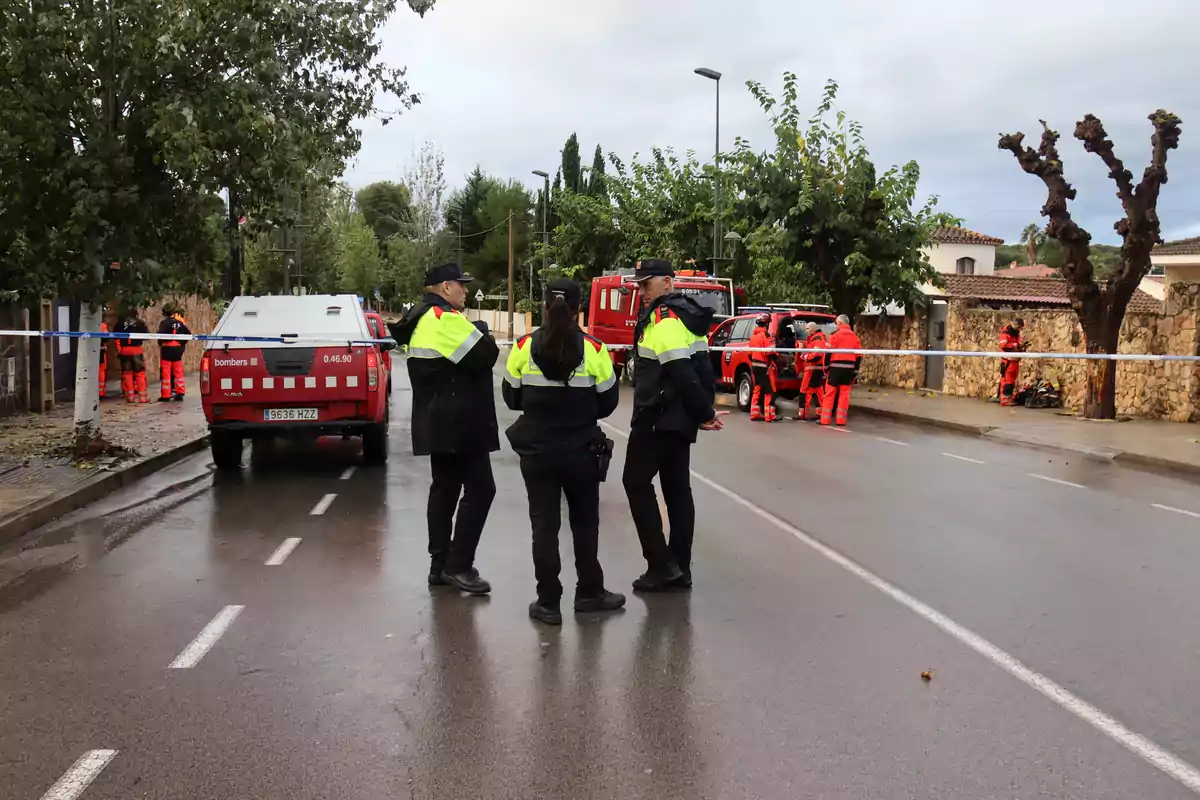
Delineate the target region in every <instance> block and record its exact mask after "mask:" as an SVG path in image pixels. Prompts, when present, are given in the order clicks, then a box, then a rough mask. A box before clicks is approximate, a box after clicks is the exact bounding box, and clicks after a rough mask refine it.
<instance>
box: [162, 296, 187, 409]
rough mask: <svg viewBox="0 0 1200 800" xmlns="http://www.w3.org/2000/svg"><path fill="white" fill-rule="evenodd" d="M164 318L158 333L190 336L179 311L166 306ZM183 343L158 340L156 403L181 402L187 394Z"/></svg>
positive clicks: (172, 340) (175, 340) (174, 340)
mask: <svg viewBox="0 0 1200 800" xmlns="http://www.w3.org/2000/svg"><path fill="white" fill-rule="evenodd" d="M163 312H164V314H165V315H166V316H164V317H163V319H162V322H160V323H159V324H158V332H159V333H161V334H164V335H167V336H187V335H189V334H191V331H190V330H188V326H187V323H186V322H184V321H183V315H182V314H180V313H179V309H177V308H173V307H170V306H168V307H167V308H164V309H163ZM184 347H185V342H182V341H179V340H177V339H160V340H159V348H160V350H159V356H160V358H159V377H160V386H159V391H158V402H160V403H165V402H167V401H168V400H171V399H172V398H173V399H175V400H176V401H177V402H183V396H184V395H185V394H187V381H186V380H184V377H183V349H184Z"/></svg>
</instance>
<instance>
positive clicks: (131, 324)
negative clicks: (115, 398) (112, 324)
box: [117, 312, 150, 403]
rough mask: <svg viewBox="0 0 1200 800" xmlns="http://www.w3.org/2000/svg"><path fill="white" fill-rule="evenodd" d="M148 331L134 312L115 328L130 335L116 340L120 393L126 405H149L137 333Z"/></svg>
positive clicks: (144, 362)
mask: <svg viewBox="0 0 1200 800" xmlns="http://www.w3.org/2000/svg"><path fill="white" fill-rule="evenodd" d="M149 332H150V329H149V328H147V327H146V323H145V322H142V320H141V318H139V317H138V315H137V313H136V312H133V313H130V314H129V315H128V316H127V317H126V318H125V319H124V320H122V321H121V324H120V325H118V326H117V333H127V334H130V337H129V338H128V339H117V357H118V358H119V359H120V361H121V391H122V392H123V393H124V394H125V402H127V403H149V402H150V397H149V396H148V395H147V394H146V357H145V353H143V352H142V341H143V340H142V339H141V338H139V337H138V336H137V334H139V333H149Z"/></svg>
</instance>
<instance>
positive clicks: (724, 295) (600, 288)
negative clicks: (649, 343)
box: [587, 269, 741, 379]
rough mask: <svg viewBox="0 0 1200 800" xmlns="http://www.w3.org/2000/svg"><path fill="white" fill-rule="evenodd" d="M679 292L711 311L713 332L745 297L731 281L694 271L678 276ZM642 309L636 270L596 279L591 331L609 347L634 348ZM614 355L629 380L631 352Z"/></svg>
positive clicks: (683, 272)
mask: <svg viewBox="0 0 1200 800" xmlns="http://www.w3.org/2000/svg"><path fill="white" fill-rule="evenodd" d="M675 291H677V292H679V293H680V294H686V295H689V296H690V297H692V299H694V300H696V301H697V302H698V303H700V304H701V305H704V306H707V307H708V308H711V309H712V310H713V322H712V327H713V329H716V327H717V326H718V325H720V324H721V323H722V322H724V321H725V320H727V319H729V318H730V317H731V316H733V314H734V313H735V310H736V308H737V305H738V298H739V295H740V294H741V290H740V289H735V288H734V286H733V281H732V280H730V279H729V278H714V277H712V276H711V275H709V274H708V273H707V272H703V271H700V270H694V269H685V270H678V271H677V272H676V273H675ZM639 307H640V302H639V299H638V293H637V284H636V283H634V281H633V270H632V269H623V270H616V271H607V272H605V273H604V274H603V275H601V276H600V277H599V278H592V291H591V297H590V300H589V302H588V316H587V319H588V325H587V331H588V333H589V334H590V335H592V336H594V337H596V338H597V339H599V340H600V341H602V342H604V343H605V344H607V345H632V344H633V329H634V327H635V326H636V325H637V316H638V311H639ZM710 332H711V331H710ZM611 352H612V359H613V365H614V366H615V367H616V368H617V371H618V372H619V373H624V375H625V377H626V379H629V378H630V373H629V370H627V369H626V368H625V365H626V364H627V363H629V361H628V358H629V353H630V350H629V348H622V349H619V350H616V349H614V350H612V351H611Z"/></svg>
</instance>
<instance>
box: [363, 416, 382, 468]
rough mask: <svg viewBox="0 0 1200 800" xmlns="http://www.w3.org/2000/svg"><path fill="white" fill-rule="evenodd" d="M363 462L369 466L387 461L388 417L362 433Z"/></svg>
mask: <svg viewBox="0 0 1200 800" xmlns="http://www.w3.org/2000/svg"><path fill="white" fill-rule="evenodd" d="M362 454H363V461H364V462H365V463H367V464H369V465H371V466H380V465H382V464H386V463H387V460H388V415H387V414H386V413H385V414H384V417H383V422H379V423H376V424H375V425H372V426H370V427H369V428H367V429H366V430H365V431H363V437H362Z"/></svg>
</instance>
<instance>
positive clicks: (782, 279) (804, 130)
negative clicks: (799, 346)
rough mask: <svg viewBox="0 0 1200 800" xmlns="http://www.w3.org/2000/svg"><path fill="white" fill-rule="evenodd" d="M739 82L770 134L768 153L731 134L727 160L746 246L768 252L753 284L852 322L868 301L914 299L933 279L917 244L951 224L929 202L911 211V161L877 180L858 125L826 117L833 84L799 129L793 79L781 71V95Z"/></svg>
mask: <svg viewBox="0 0 1200 800" xmlns="http://www.w3.org/2000/svg"><path fill="white" fill-rule="evenodd" d="M747 85H748V86H749V88H750V93H751V94H752V95H753V96H754V98H755V99H756V100H757V101H758V103H759V105H760V106H761V107H762V109H763V111H765V112H766V113H767V114H768V115H769V116H770V119H771V125H772V129H773V131H774V133H775V147H774V149H773V150H771V151H765V152H761V153H755V152H753V151H752V150H751V149H750V146H749V143H748V142H746V141H744V140H742V139H741V138H740V137H739V139H738V140H737V142H736V144H735V148H734V152H733V154H732V155H731V156H730V157H729V162H730V166H731V169H730V173H731V175H730V178H731V180H732V181H733V184H734V186H735V187H736V190H737V198H736V200H735V205H736V212H735V217H738V218H742V219H745V220H747V221H749V225H750V233H749V238H750V239H751V242H750V244H749V246H750V247H752V248H753V249H754V250H755V251H756V252H759V253H760V254H762V253H763V252H765V251H768V250H770V251H774V254H775V255H774V256H772V257H770V258H767V259H764V260H762V261H760V262H759V263H757V264H756V265H755V281H756V283H757V284H759V285H760V286H764V287H774V288H777V289H783V288H786V289H787V290H788V294H789V295H790V296H798V297H822V298H828V300H829V301H830V302H831V303H832V305H833V307H834V308H835V309H836V310H837V311H839V312H841V313H845V314H849V315H851V316H853V315H855V314H857V313H859V312H860V311H862V309H863V307H864V306H865V305H866V303H867V302H868V301H870V302H874V303H876V304H878V305H884V304H886V303H890V302H899V303H906V304H909V305H911V304H914V303H918V302H921V300H922V297H923V296H922V294H921V286H922V285H923V284H924V283H927V282H936V281H937V280H938V276H937V272H936V271H935V270H934V269H933V267H932V266H930V264H929V262H928V260H927V259H926V257H925V256H924V255H923V254H922V252H921V248H922V246H923V245H925V244H927V243H928V242H929V240H930V235H931V233H932V231H933V229H934V228H936V227H937V226H939V225H944V224H954V223H956V222H957V220H954V219H953V218H951V217H948V216H946V215H944V214H938V213H935V210H934V209H935V206H936V198H930V199H929V200H927V201H926V202H925V204H924V205H922V206H919V207H914V204H915V201H916V192H917V182H918V179H919V177H920V170H919V168H918V166H917V164H916V162H915V161H910V162H909V163H907V164H905V165H904V166H903V167H893V168H891V169H889V170H888V171H887V172H885V173H884V174H883V175H879V174H877V172H876V169H875V165H874V163H872V161H871V158H870V154H869V153H868V151H867V147H866V144H865V142H864V140H863V136H862V127H861V125H859V124H858V123H857V122H853V121H848V120H847V118H846V116H845V114H844V113H843V112H840V111H839V112H836V115H835V121H833V122H831V121H830V115H831V114H832V113H833V106H834V101H835V100H836V98H837V84H836V83H834V82H832V81H830V82H828V83H827V84H826V86H825V92H824V95H823V97H822V99H821V102H820V105H819V106H818V107H817V112H816V115H815V116H814V117H813V118H812V119H810V120H809V121H808V123H807V126H806V125H805V124H804V123H803V122H802V118H801V114H800V111H799V109H798V107H797V103H796V99H797V91H796V76H795V75H794V74H792V73H785V74H784V77H783V94H782V96H781V97H780V98H779V99H776V98H775V97H773V96H772V95H771V94H770V93H769V92H768V91H767V90H766V89H765V88H764V87H763V86H762V85H761V84H759V83H757V82H754V81H750V82H749V83H748V84H747Z"/></svg>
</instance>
